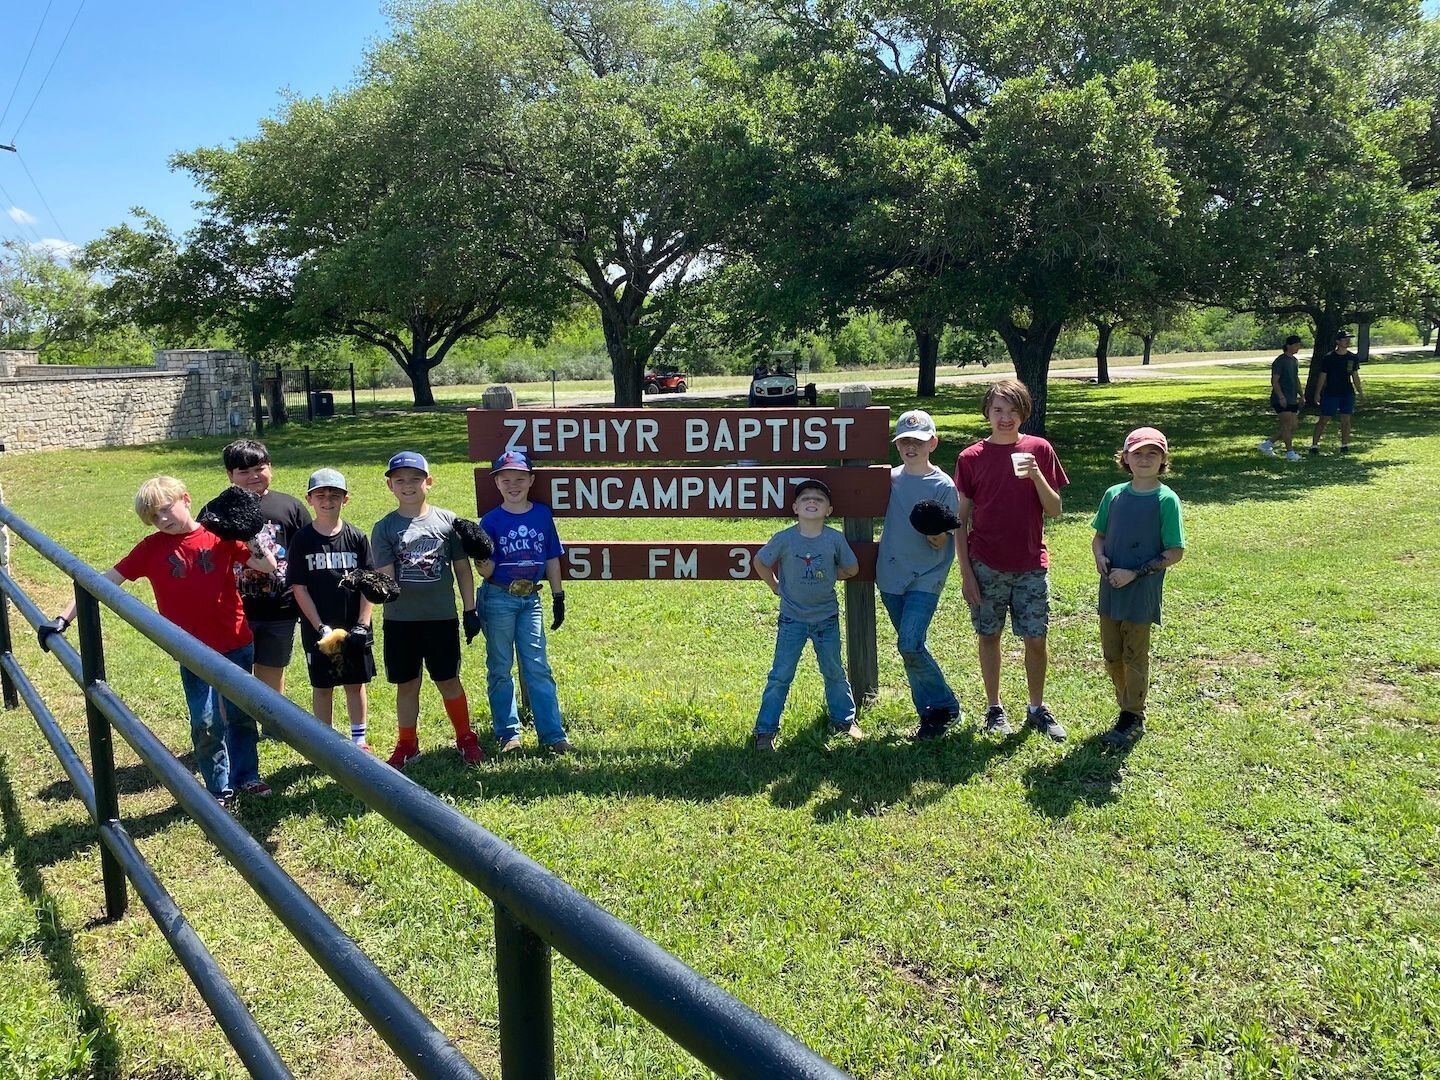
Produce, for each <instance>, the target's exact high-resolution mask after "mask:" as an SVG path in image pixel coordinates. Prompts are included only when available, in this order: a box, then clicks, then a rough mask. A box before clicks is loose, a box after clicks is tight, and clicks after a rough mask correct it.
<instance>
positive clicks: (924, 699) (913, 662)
mask: <svg viewBox="0 0 1440 1080" xmlns="http://www.w3.org/2000/svg"><path fill="white" fill-rule="evenodd" d="M880 601H881V603H883V604H884V605H885V610H886V611H887V612H889V614H890V622H891V623H893V624H894V626H895V647H896V648H897V649H899V650H900V659H901V660H902V661H904V664H905V678H906V679H907V680H908V681H909V683H910V700H911V701H913V702H914V703H915V711H916V712H917V713H919V714H920V715H921V716H924V715H925V712H926V710H927V709H946V710H948V711H949V712H950V713H951V714H952V715H955V716H958V715H960V702H959V700H957V699H956V697H955V691H953V690H951V689H950V684H949V683H947V682H946V681H945V676H944V674H942V673H941V671H940V665H939V664H937V663H936V662H935V657H934V656H932V655H931V654H930V648H929V646H928V645H926V643H925V636H926V635H927V634H928V633H929V632H930V621H931V620H932V619H933V618H935V608H936V607H937V606H938V605H939V603H940V594H939V593H932V592H921V591H920V590H919V589H911V590H910V591H909V592H904V593H887V592H882V593H881V594H880Z"/></svg>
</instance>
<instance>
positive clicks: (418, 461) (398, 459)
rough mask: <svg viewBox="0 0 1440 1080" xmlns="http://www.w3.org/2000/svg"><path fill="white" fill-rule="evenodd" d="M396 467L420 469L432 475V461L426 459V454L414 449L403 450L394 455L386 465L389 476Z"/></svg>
mask: <svg viewBox="0 0 1440 1080" xmlns="http://www.w3.org/2000/svg"><path fill="white" fill-rule="evenodd" d="M396 469H419V470H420V471H421V472H423V473H424V474H425V475H426V476H429V475H430V463H429V462H428V461H426V460H425V455H424V454H419V453H416V452H415V451H414V450H401V451H400V452H399V453H398V454H396V455H395V456H394V457H392V458H391V459H390V464H389V465H386V466H385V475H386V476H389V475H390V474H391V473H392V472H394V471H395V470H396Z"/></svg>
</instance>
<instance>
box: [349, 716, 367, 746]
mask: <svg viewBox="0 0 1440 1080" xmlns="http://www.w3.org/2000/svg"><path fill="white" fill-rule="evenodd" d="M365 728H366V724H365V722H364V721H363V720H362V721H361V722H360V723H358V724H351V725H350V741H351V742H353V743H355V744H357V745H358V744H360V743H363V742H364V741H365Z"/></svg>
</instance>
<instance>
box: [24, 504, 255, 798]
mask: <svg viewBox="0 0 1440 1080" xmlns="http://www.w3.org/2000/svg"><path fill="white" fill-rule="evenodd" d="M135 513H136V516H138V517H139V518H140V520H141V521H143V522H144V523H145V524H146V525H150V526H153V527H154V529H155V531H154V532H153V533H151V534H150V535H149V536H147V537H145V539H143V540H141V541H140V542H139V543H138V544H136V545H135V547H134V548H132V549H131V551H130V554H128V555H126V556H125V557H124V558H123V559H121V560H120V561H119V562H117V563H116V564H115V565H114V566H113V567H112V568H111V569H109V570H106V571H105V577H106V578H107V579H108V580H110V581H113V582H114V583H115V584H117V585H123V584H125V582H127V581H138V580H139V579H140V578H147V579H149V581H150V587H151V588H152V589H153V590H154V592H155V608H156V610H157V611H159V612H160V614H161V615H163V616H164V617H165V618H166V619H169V620H170V621H171V622H172V623H174V624H175V625H176V626H178V627H179V628H180V629H181V630H184V631H185V632H186V633H187V634H189V635H190V636H191V637H193V638H195V639H196V640H197V641H199V642H200V643H201V644H203V645H208V646H210V648H212V649H214V650H215V651H216V652H218V653H220V654H221V655H223V656H224V657H225V658H226V659H227V660H229V661H230V662H231V663H233V664H235V665H236V666H237V667H240V668H242V669H243V670H245V671H249V670H250V664H251V662H252V657H253V656H254V655H255V650H254V647H253V645H252V642H253V640H254V639H253V636H252V634H251V632H250V627H249V624H248V623H247V622H246V620H245V612H244V610H243V609H242V608H241V606H240V594H239V593H238V592H237V591H236V588H235V581H236V574H235V567H236V566H237V565H239V566H248V567H249V568H250V569H252V570H255V571H257V572H259V573H274V571H275V560H274V558H273V557H272V556H271V554H270V552H269V549H268V548H266V547H263V546H261V545H260V544H259V543H258V542H257V541H256V539H255V538H253V537H252V538H251V539H250V540H249V541H248V542H246V541H241V540H222V539H221V538H220V537H218V536H216V535H215V534H214V533H213V532H211V531H210V530H209V529H207V528H205V527H204V526H203V525H201V524H200V523H199V522H198V521H196V520H195V518H194V517H193V516H192V515H191V512H190V493H189V492H188V491H186V490H185V485H184V484H183V483H181V482H180V481H179V480H177V479H175V478H174V477H173V476H157V477H154V478H152V479H150V480H146V481H145V483H143V484H141V485H140V490H139V491H137V492H136V493H135ZM257 523H258V522H257ZM74 618H75V604H74V602H73V601H72V602H71V604H70V606H69V607H68V608H66V609H65V611H64V612H63V613H62V614H61V615H59V616H58V617H57V618H55V619H54V620H53V621H51V622H48V623H46V624H45V625H44V626H41V627H40V630H39V637H40V647H41V648H42V649H45V650H47V651H48V650H49V638H50V635H51V634H53V633H64V631H65V629H66V628H67V627H69V625H70V623H71V621H72V620H73V619H74ZM180 684H181V686H183V687H184V690H185V704H186V706H187V708H188V709H189V712H190V740H191V743H192V744H193V745H194V747H195V764H196V766H197V767H198V768H199V770H200V778H201V779H202V780H203V781H204V782H205V788H206V790H207V791H209V792H210V794H211V795H213V796H215V798H216V799H217V800H218V801H219V802H220V804H221V805H222V806H226V807H230V806H232V805H233V804H234V801H235V796H236V792H237V791H238V792H241V793H243V794H246V795H261V796H263V795H269V794H270V785H269V784H267V783H265V781H264V780H261V779H260V759H259V754H258V753H257V751H256V742H257V739H258V732H257V730H256V727H255V720H254V719H253V718H252V717H251V716H250V715H249V714H248V713H246V712H245V711H244V710H243V709H241V708H240V706H238V705H236V704H235V703H234V702H232V701H230V700H229V699H227V698H225V697H223V696H222V695H220V694H219V693H217V692H216V691H215V689H214V688H213V687H212V686H210V684H208V683H207V682H205V680H204V679H202V678H201V677H200V676H199V675H197V674H195V673H194V672H193V671H191V670H190V669H189V668H187V667H185V666H184V665H183V664H182V665H181V666H180Z"/></svg>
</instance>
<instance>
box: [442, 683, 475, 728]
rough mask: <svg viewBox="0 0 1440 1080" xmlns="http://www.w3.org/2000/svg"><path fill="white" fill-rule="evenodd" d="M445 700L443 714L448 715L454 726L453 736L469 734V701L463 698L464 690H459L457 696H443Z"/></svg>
mask: <svg viewBox="0 0 1440 1080" xmlns="http://www.w3.org/2000/svg"><path fill="white" fill-rule="evenodd" d="M441 700H443V701H444V702H445V715H446V716H448V717H450V723H451V725H453V726H454V728H455V738H457V739H461V738H464V737H465V736H466V735H469V734H470V702H468V701H467V700H465V691H463V690H462V691H460V695H459V696H458V697H453V698H443V699H441Z"/></svg>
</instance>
